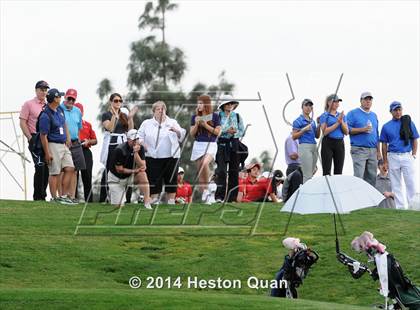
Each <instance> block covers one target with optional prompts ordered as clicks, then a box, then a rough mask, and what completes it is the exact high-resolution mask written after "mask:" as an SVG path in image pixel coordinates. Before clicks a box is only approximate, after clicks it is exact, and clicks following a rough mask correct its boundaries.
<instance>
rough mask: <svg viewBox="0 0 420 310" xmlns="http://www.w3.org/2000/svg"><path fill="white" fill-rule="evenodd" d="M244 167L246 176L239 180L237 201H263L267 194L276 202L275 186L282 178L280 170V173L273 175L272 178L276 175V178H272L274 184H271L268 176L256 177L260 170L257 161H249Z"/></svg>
mask: <svg viewBox="0 0 420 310" xmlns="http://www.w3.org/2000/svg"><path fill="white" fill-rule="evenodd" d="M245 169H246V171H247V172H248V176H247V177H246V178H245V179H241V180H240V184H239V192H238V197H237V202H253V201H265V200H267V196H270V198H271V200H272V201H273V202H278V199H277V195H276V193H277V186H278V184H280V182H281V181H282V180H283V173H281V171H280V173H277V174H275V175H273V178H274V177H276V178H277V180H276V179H274V184H272V180H271V179H270V178H263V177H262V178H259V179H258V177H259V175H260V171H261V165H260V164H259V163H251V164H249V165H247V166H246V167H245ZM275 172H277V171H275ZM280 174H281V175H280ZM277 182H278V184H277Z"/></svg>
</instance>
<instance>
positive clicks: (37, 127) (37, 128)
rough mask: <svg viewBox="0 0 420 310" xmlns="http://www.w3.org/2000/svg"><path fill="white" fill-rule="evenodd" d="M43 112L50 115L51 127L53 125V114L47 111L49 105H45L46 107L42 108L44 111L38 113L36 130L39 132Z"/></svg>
mask: <svg viewBox="0 0 420 310" xmlns="http://www.w3.org/2000/svg"><path fill="white" fill-rule="evenodd" d="M43 113H45V114H47V116H48V118H49V120H50V127H52V125H53V121H52V115H51V113H50V112H48V111H47V107H44V108H43V109H42V111H41V112H40V113H39V115H38V119H37V120H36V125H35V130H36V132H39V120H40V119H41V115H42V114H43Z"/></svg>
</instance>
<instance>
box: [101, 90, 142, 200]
mask: <svg viewBox="0 0 420 310" xmlns="http://www.w3.org/2000/svg"><path fill="white" fill-rule="evenodd" d="M122 103H123V99H122V96H121V95H120V94H118V93H113V94H112V95H111V96H110V97H109V108H108V111H107V112H105V113H103V114H102V126H103V128H104V129H105V132H104V140H103V144H102V150H101V158H100V162H101V163H102V164H103V165H104V166H105V170H104V173H103V174H102V180H101V194H100V198H99V202H104V201H105V200H106V197H107V190H106V184H107V182H106V176H107V173H108V170H109V169H110V159H111V154H112V152H113V151H114V150H115V148H116V147H117V146H118V145H119V144H121V143H124V142H126V141H127V137H126V134H127V132H128V131H129V130H130V129H133V128H134V122H133V117H134V115H135V114H136V113H137V110H138V108H137V107H134V108H133V109H132V110H131V111H130V112H128V109H127V108H123V107H122Z"/></svg>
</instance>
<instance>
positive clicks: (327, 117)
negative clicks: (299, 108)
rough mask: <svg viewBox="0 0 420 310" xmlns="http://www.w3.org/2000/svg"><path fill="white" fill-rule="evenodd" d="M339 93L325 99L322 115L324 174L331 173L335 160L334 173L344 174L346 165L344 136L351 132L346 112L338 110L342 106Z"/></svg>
mask: <svg viewBox="0 0 420 310" xmlns="http://www.w3.org/2000/svg"><path fill="white" fill-rule="evenodd" d="M340 101H342V100H341V99H340V98H338V96H337V95H335V94H332V95H329V96H328V97H327V99H326V101H325V108H324V109H325V112H324V113H323V114H321V116H320V123H321V131H322V133H323V138H322V149H321V159H322V174H323V175H331V164H332V162H334V174H342V173H343V166H344V156H345V153H344V151H345V150H344V136H345V135H348V134H349V128H348V126H347V121H346V116H345V115H344V112H341V113H339V112H337V109H338V107H339V106H340Z"/></svg>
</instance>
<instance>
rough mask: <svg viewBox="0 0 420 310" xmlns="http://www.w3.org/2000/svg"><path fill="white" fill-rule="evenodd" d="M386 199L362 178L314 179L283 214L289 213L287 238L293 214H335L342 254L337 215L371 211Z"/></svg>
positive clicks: (293, 199)
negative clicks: (365, 210)
mask: <svg viewBox="0 0 420 310" xmlns="http://www.w3.org/2000/svg"><path fill="white" fill-rule="evenodd" d="M384 199H385V197H384V196H383V195H382V194H381V193H380V192H379V191H378V190H377V189H376V188H374V187H373V186H372V185H370V184H369V183H367V182H366V181H364V180H363V179H361V178H357V177H354V176H347V175H333V176H322V177H316V178H312V179H311V180H309V181H307V182H306V183H305V184H303V185H302V186H300V187H299V189H298V190H297V191H296V192H294V193H293V195H292V197H290V198H289V200H287V202H286V204H285V205H284V207H283V208H282V209H281V210H280V211H281V212H290V216H289V220H288V222H287V225H286V229H285V232H284V233H285V234H286V232H287V229H288V227H289V223H290V219H291V217H292V214H293V213H298V214H316V213H331V214H334V229H335V236H336V251H337V253H338V252H339V244H338V237H337V225H336V222H335V214H338V216H339V219H340V223H341V226H342V227H343V230H344V226H343V224H342V222H341V218H340V214H343V213H349V212H351V211H354V210H359V209H363V208H368V207H374V206H377V205H378V204H379V203H380V202H381V201H382V200H384Z"/></svg>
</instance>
